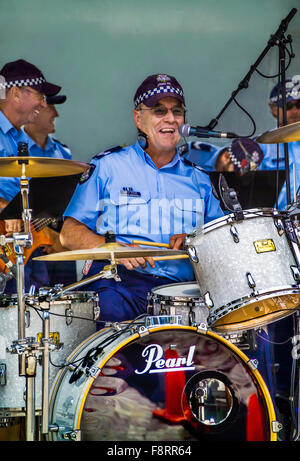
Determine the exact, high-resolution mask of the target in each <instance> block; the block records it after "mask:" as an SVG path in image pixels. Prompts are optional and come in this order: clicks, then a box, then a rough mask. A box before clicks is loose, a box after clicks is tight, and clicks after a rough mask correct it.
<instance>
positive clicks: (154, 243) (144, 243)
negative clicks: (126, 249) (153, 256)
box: [132, 240, 170, 248]
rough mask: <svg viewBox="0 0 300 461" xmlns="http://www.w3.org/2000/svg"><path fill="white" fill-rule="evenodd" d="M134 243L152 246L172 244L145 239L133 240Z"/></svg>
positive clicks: (167, 246) (165, 246)
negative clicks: (146, 240)
mask: <svg viewBox="0 0 300 461" xmlns="http://www.w3.org/2000/svg"><path fill="white" fill-rule="evenodd" d="M132 243H134V244H136V245H149V246H152V247H164V248H170V245H169V244H168V243H157V242H144V241H143V240H133V241H132Z"/></svg>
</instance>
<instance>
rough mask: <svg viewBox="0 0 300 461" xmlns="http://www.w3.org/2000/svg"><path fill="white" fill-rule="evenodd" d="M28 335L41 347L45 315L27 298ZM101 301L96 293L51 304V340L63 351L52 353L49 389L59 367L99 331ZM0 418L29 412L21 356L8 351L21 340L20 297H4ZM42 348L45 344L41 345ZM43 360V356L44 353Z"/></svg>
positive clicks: (38, 387)
mask: <svg viewBox="0 0 300 461" xmlns="http://www.w3.org/2000/svg"><path fill="white" fill-rule="evenodd" d="M25 303H26V312H25V323H26V328H25V335H26V338H29V337H32V338H34V339H35V341H38V342H39V343H40V341H41V339H42V331H43V324H42V319H41V315H42V311H41V309H40V301H39V299H38V297H35V296H29V295H25ZM98 309H99V308H98V301H97V297H96V296H95V293H94V292H70V293H66V294H65V295H64V296H63V297H62V298H60V299H59V300H56V301H51V303H50V311H49V313H50V340H51V341H52V342H53V344H55V345H56V346H57V347H59V349H55V350H53V351H52V352H50V360H51V362H52V364H51V363H50V365H49V388H50V386H51V384H52V383H53V381H54V378H55V376H56V375H57V373H58V372H59V370H60V368H59V366H60V365H61V364H62V363H64V362H65V360H66V358H67V357H68V355H70V353H71V352H72V351H73V350H74V348H75V347H76V346H78V344H80V343H81V342H82V341H83V340H84V339H85V338H87V337H88V336H90V335H91V334H93V333H94V332H95V331H96V323H95V320H96V319H97V317H98V315H99V312H98ZM0 319H1V320H0V322H1V329H0V370H1V375H0V378H1V379H0V415H2V416H3V415H5V416H14V415H16V414H19V413H20V414H22V411H23V410H24V408H25V401H24V395H25V390H26V378H25V377H23V376H19V367H18V356H17V354H12V353H10V352H8V351H7V350H6V348H7V347H10V346H11V345H12V343H13V341H16V340H17V339H18V307H17V295H2V296H1V297H0ZM40 344H41V343H40ZM40 356H41V353H40ZM56 365H57V366H56ZM41 402H42V368H41V366H40V365H39V364H37V368H36V379H35V404H36V408H37V409H39V408H41Z"/></svg>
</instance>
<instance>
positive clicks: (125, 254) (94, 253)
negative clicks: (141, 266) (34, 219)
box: [33, 246, 186, 261]
mask: <svg viewBox="0 0 300 461" xmlns="http://www.w3.org/2000/svg"><path fill="white" fill-rule="evenodd" d="M183 254H186V252H185V251H183V250H167V249H166V250H164V249H150V248H149V249H145V248H139V247H123V246H119V247H117V246H113V247H112V248H111V249H109V248H105V246H104V247H100V248H99V247H98V248H89V249H86V250H73V251H62V252H61V253H53V254H49V255H45V256H38V257H36V258H33V259H34V260H35V261H80V260H107V259H108V260H111V259H121V258H147V257H151V256H175V255H183Z"/></svg>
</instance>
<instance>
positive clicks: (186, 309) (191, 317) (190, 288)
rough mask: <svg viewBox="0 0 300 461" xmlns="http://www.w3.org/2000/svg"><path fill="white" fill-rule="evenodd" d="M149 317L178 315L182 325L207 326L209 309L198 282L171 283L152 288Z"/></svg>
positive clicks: (149, 296) (149, 300)
mask: <svg viewBox="0 0 300 461" xmlns="http://www.w3.org/2000/svg"><path fill="white" fill-rule="evenodd" d="M148 314H149V315H160V316H161V315H178V316H180V318H181V323H182V325H190V326H193V325H200V324H201V323H205V324H207V317H208V308H207V306H206V304H205V303H204V301H203V299H202V298H201V295H200V289H199V285H198V283H197V282H184V283H171V284H170V285H161V286H158V287H155V288H152V290H151V293H149V295H148Z"/></svg>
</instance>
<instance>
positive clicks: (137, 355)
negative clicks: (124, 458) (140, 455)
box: [48, 317, 278, 441]
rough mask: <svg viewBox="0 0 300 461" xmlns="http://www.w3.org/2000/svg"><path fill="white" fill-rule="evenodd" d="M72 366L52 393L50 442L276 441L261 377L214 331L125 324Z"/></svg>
mask: <svg viewBox="0 0 300 461" xmlns="http://www.w3.org/2000/svg"><path fill="white" fill-rule="evenodd" d="M150 319H151V317H150ZM146 321H147V320H146ZM155 321H156V322H157V321H158V318H156V320H155ZM164 321H165V319H164V318H162V322H164ZM68 362H69V366H68V367H67V368H65V369H64V370H62V371H61V373H60V374H59V375H58V376H57V379H56V382H55V383H54V386H53V387H52V390H51V398H50V407H49V418H50V427H51V432H49V436H48V437H49V439H50V440H53V441H62V440H78V441H145V440H146V441H154V440H155V441H192V440H210V441H214V440H221V441H223V440H226V441H227V440H230V441H232V440H241V441H257V440H263V441H275V440H277V435H276V432H275V428H276V427H278V424H276V422H275V412H274V408H273V404H272V400H271V398H270V394H269V392H268V389H267V387H266V385H265V383H264V381H263V379H262V377H261V376H260V374H259V372H258V371H257V370H256V368H255V366H253V363H252V362H251V361H249V359H248V358H247V357H246V355H244V354H243V352H241V351H240V350H239V349H238V348H237V347H235V346H234V345H232V344H231V343H229V342H228V341H227V340H226V339H224V338H221V337H219V336H218V335H217V334H215V333H213V332H209V331H207V330H202V331H201V330H199V329H197V328H196V327H190V326H181V325H170V324H169V325H156V326H150V327H148V326H147V324H146V323H145V322H144V323H143V324H142V323H138V322H137V321H134V322H131V323H129V322H128V323H127V322H125V324H117V325H114V327H110V328H106V329H104V330H101V331H99V332H98V333H96V334H94V335H92V336H90V337H89V338H87V339H86V340H85V341H84V342H83V343H82V344H81V345H80V346H79V347H78V348H77V349H76V350H75V351H74V352H73V354H71V355H70V356H69V358H68Z"/></svg>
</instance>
